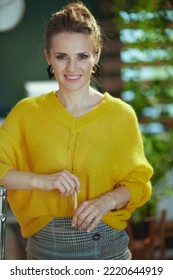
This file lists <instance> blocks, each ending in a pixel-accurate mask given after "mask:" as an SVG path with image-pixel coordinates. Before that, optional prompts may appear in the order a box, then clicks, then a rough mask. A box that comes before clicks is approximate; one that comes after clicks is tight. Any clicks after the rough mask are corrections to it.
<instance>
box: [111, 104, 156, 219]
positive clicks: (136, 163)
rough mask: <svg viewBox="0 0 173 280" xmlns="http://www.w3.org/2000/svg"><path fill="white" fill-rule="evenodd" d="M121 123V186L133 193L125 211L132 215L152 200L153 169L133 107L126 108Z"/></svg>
mask: <svg viewBox="0 0 173 280" xmlns="http://www.w3.org/2000/svg"><path fill="white" fill-rule="evenodd" d="M120 122H121V131H122V133H119V147H120V148H119V149H120V150H121V152H120V153H119V155H121V156H120V157H121V158H120V164H121V168H120V169H121V174H123V176H120V177H119V178H120V180H119V184H122V185H125V186H126V187H127V188H128V189H129V191H130V193H131V200H130V201H129V203H128V204H127V205H126V207H125V209H126V210H127V211H129V212H130V213H132V212H133V211H134V210H135V209H136V208H138V207H140V206H142V205H144V204H145V203H146V202H147V201H148V200H149V199H150V196H151V192H152V188H151V182H150V179H151V177H152V175H153V168H152V167H151V165H150V164H149V162H148V161H147V159H146V157H145V154H144V147H143V141H142V136H141V132H140V129H139V124H138V120H137V117H136V114H135V112H134V110H133V109H132V108H131V106H129V105H127V106H126V112H125V114H124V115H123V116H122V119H121V120H120ZM122 170H123V171H122ZM115 172H116V171H115Z"/></svg>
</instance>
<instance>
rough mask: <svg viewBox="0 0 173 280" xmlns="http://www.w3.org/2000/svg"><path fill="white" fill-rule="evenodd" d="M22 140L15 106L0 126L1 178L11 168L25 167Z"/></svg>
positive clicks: (19, 168) (21, 168)
mask: <svg viewBox="0 0 173 280" xmlns="http://www.w3.org/2000/svg"><path fill="white" fill-rule="evenodd" d="M21 141H22V136H21V131H20V116H19V115H18V109H16V108H15V109H13V110H12V111H11V112H10V113H9V115H8V116H7V118H6V119H5V121H4V123H3V124H2V126H1V127H0V179H2V178H3V177H4V175H5V174H6V173H7V171H9V170H10V169H16V170H23V169H24V160H23V154H22V149H21Z"/></svg>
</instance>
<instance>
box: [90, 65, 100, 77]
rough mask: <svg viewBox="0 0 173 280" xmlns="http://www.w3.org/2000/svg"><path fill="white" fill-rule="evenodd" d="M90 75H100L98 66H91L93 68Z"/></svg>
mask: <svg viewBox="0 0 173 280" xmlns="http://www.w3.org/2000/svg"><path fill="white" fill-rule="evenodd" d="M92 75H93V76H94V77H95V78H98V77H99V75H100V66H99V65H97V64H95V65H94V67H93V70H92Z"/></svg>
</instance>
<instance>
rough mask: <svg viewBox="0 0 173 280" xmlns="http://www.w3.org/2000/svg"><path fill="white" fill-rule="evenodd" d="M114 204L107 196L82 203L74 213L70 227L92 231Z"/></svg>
mask: <svg viewBox="0 0 173 280" xmlns="http://www.w3.org/2000/svg"><path fill="white" fill-rule="evenodd" d="M114 204H115V201H114V199H113V198H112V197H111V196H109V195H107V194H105V195H102V196H100V197H98V198H95V199H92V200H87V201H84V202H83V203H82V204H81V205H80V206H79V207H78V208H77V209H76V211H75V213H74V216H73V219H72V226H74V227H79V229H80V230H84V229H87V231H88V232H90V231H92V230H93V229H94V228H95V227H96V226H97V225H98V224H99V222H100V221H101V219H102V218H103V217H104V216H105V215H106V214H107V213H108V212H109V211H110V210H112V209H114V206H115V205H114Z"/></svg>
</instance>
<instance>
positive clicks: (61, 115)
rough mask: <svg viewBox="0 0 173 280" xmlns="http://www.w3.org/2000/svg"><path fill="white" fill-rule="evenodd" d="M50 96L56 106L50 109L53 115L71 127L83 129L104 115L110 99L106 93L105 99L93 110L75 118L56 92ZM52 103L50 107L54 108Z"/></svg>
mask: <svg viewBox="0 0 173 280" xmlns="http://www.w3.org/2000/svg"><path fill="white" fill-rule="evenodd" d="M49 95H50V97H51V98H52V99H53V100H52V102H53V104H54V108H51V107H49V110H50V112H51V114H53V115H54V117H55V118H58V120H60V121H61V122H64V123H65V124H66V125H67V126H69V127H73V126H75V127H82V126H83V125H87V123H88V122H91V121H94V120H95V119H96V118H97V117H98V116H100V115H102V114H103V113H104V109H106V104H107V101H108V99H109V94H108V93H107V92H105V93H104V98H103V99H102V100H101V101H100V102H99V103H98V104H97V105H96V106H95V107H94V108H93V109H91V110H90V111H89V112H87V113H86V114H83V115H81V116H79V117H74V116H73V115H72V114H71V113H70V112H69V111H68V110H67V109H66V108H65V107H64V105H63V104H62V103H61V102H60V100H59V99H58V98H57V96H56V92H55V91H53V92H51V93H50V94H49ZM52 102H51V104H50V106H52Z"/></svg>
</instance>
